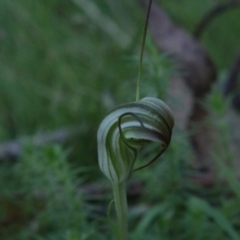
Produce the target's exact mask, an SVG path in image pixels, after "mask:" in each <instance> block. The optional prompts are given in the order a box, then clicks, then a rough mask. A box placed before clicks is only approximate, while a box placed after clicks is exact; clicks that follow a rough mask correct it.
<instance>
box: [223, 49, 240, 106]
mask: <svg viewBox="0 0 240 240" xmlns="http://www.w3.org/2000/svg"><path fill="white" fill-rule="evenodd" d="M239 76H240V52H239V53H238V55H237V57H236V59H235V61H234V62H233V64H232V67H231V68H230V70H229V73H228V76H227V79H226V80H225V85H224V95H225V96H227V95H230V94H233V99H232V104H233V106H234V108H235V109H236V110H240V93H239V88H238V77H239Z"/></svg>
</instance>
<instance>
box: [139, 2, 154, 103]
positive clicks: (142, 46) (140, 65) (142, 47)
mask: <svg viewBox="0 0 240 240" xmlns="http://www.w3.org/2000/svg"><path fill="white" fill-rule="evenodd" d="M151 5H152V0H150V1H149V4H148V10H147V17H146V21H145V26H144V32H143V38H142V45H141V52H140V60H139V68H138V81H137V91H136V101H139V100H140V79H141V75H142V61H143V52H144V47H145V41H146V36H147V27H148V20H149V16H150V10H151Z"/></svg>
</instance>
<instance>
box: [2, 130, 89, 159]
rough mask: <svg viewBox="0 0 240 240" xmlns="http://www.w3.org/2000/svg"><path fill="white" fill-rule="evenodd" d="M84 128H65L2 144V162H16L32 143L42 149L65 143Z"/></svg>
mask: <svg viewBox="0 0 240 240" xmlns="http://www.w3.org/2000/svg"><path fill="white" fill-rule="evenodd" d="M83 130H84V128H82V127H79V128H63V129H60V130H57V131H54V132H49V133H42V134H38V135H36V136H34V137H24V138H20V139H17V140H14V141H9V142H5V143H2V144H0V161H1V160H5V159H10V160H15V159H17V157H18V156H19V155H20V154H21V152H22V149H23V146H24V144H26V143H29V142H30V143H31V144H32V145H33V146H36V147H40V146H43V145H47V144H50V143H65V142H67V141H69V140H71V139H73V138H74V137H76V136H77V135H79V134H80V133H82V132H83Z"/></svg>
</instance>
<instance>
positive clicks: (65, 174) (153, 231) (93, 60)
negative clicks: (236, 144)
mask: <svg viewBox="0 0 240 240" xmlns="http://www.w3.org/2000/svg"><path fill="white" fill-rule="evenodd" d="M158 2H159V3H161V6H162V8H163V9H164V10H165V11H166V12H167V14H168V16H169V17H170V18H171V19H172V21H173V22H175V23H176V24H177V25H178V26H180V27H181V28H184V29H185V30H186V31H188V32H189V33H190V34H193V32H194V31H195V29H196V26H197V25H198V24H199V22H200V21H201V19H202V18H203V17H204V16H205V14H206V13H207V12H208V11H209V10H210V9H212V8H213V7H214V6H217V5H219V4H221V3H228V2H229V1H227V0H222V1H221V0H212V1H208V0H191V1H187V0H181V1H179V0H168V1H167V0H161V1H158ZM144 18H145V14H144V11H143V9H142V8H141V6H140V4H139V1H137V0H134V1H128V0H122V1H117V0H101V1H98V0H68V1H66V0H51V1H47V0H38V1H36V0H31V1H30V0H11V1H9V0H1V1H0V239H1V240H23V239H24V240H35V239H36V240H43V239H44V240H50V239H52V240H53V239H58V240H61V239H63V240H65V239H66V240H85V239H86V240H87V239H99V240H101V239H114V238H113V234H112V232H111V228H110V225H109V222H108V219H107V217H106V211H107V206H108V203H109V201H110V200H111V199H112V195H111V194H112V193H111V189H110V186H109V185H110V183H109V182H108V180H107V179H105V177H104V176H103V175H102V174H101V172H100V171H99V169H98V163H97V144H96V132H97V129H98V126H99V124H100V122H101V120H102V119H103V118H104V116H106V114H107V113H108V112H109V111H110V110H111V109H112V108H114V107H115V106H116V105H118V104H121V103H127V102H131V101H134V100H135V91H136V90H135V89H136V79H137V72H138V59H139V52H140V45H141V38H142V30H143V26H144V21H145V19H144ZM239 29H240V8H239V7H237V6H236V7H234V8H232V9H230V10H228V11H226V12H224V13H223V14H221V15H219V16H218V17H216V19H214V20H213V21H211V23H210V24H209V25H208V26H207V27H206V29H205V30H204V33H203V34H202V36H201V39H200V42H201V44H202V45H203V46H204V47H205V49H206V51H207V52H208V53H209V56H210V57H211V58H212V60H213V62H214V63H215V65H216V67H217V71H218V78H217V81H216V83H215V84H214V85H213V88H212V91H211V92H210V93H209V94H208V96H207V98H206V99H205V102H204V104H205V106H207V107H206V108H208V109H210V111H211V114H210V120H209V121H213V124H214V125H215V127H216V130H217V131H218V132H219V133H220V135H221V137H220V138H219V139H218V142H217V146H218V149H221V151H220V152H219V154H216V153H213V158H214V162H216V163H217V164H216V165H217V167H216V173H217V174H216V179H214V184H212V183H211V184H210V185H207V186H206V185H202V184H199V183H196V182H194V181H191V179H190V178H189V174H190V173H191V171H192V170H191V163H192V160H193V155H194V153H193V151H192V148H191V146H190V144H189V140H188V136H189V134H190V133H189V132H188V131H186V130H181V129H177V128H176V129H175V132H174V135H173V139H172V143H171V146H170V147H169V149H168V151H167V152H166V153H165V154H164V156H163V157H162V160H161V161H157V162H155V163H154V165H153V166H150V167H149V168H146V169H143V170H141V171H139V172H136V173H134V174H133V176H131V178H130V180H129V189H128V192H129V203H130V206H129V222H130V239H136V240H140V239H148V240H151V239H153V240H155V239H171V240H174V239H177V240H179V239H196V240H197V239H199V240H202V239H218V240H219V239H224V240H225V239H235V240H236V239H240V223H239V219H240V207H239V206H240V184H239V182H238V179H237V174H236V172H235V170H236V169H235V168H234V166H233V165H231V164H230V163H231V162H234V161H236V159H237V160H238V155H235V152H234V151H232V150H231V132H234V131H236V129H235V128H233V126H232V124H231V122H229V121H227V120H226V119H227V117H228V109H229V108H230V105H231V104H230V101H231V100H230V97H231V96H230V97H228V98H225V97H224V96H223V95H222V89H221V87H222V86H224V83H223V82H224V79H225V77H226V75H227V74H228V72H229V69H230V67H231V65H232V63H233V62H234V59H235V58H236V56H237V52H238V51H239V39H240V30H239ZM176 76H181V74H180V73H179V72H178V70H177V69H176V67H175V65H174V64H173V62H172V61H171V60H170V59H169V58H168V56H167V54H166V53H163V52H161V51H160V50H159V49H158V48H157V47H156V45H155V43H154V40H153V39H152V37H151V34H149V36H148V37H147V43H146V48H145V58H144V67H143V79H142V83H141V84H142V86H141V95H142V96H155V97H160V98H162V99H168V100H169V99H170V100H171V95H169V94H167V93H168V92H169V91H168V89H169V88H170V86H169V82H170V79H172V78H173V77H176ZM238 82H239V81H238ZM183 95H184V93H183ZM168 100H167V101H168ZM170 100H169V101H170ZM182 108H184V106H181V105H179V111H180V112H181V109H182ZM235 113H236V116H235V118H236V119H237V118H238V117H239V115H238V113H237V112H236V111H235ZM175 121H176V122H177V121H178V120H177V119H176V120H175ZM206 144H207V143H206ZM226 159H227V160H228V164H226V161H225V160H226ZM113 218H114V212H113Z"/></svg>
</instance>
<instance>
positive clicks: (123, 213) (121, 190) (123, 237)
mask: <svg viewBox="0 0 240 240" xmlns="http://www.w3.org/2000/svg"><path fill="white" fill-rule="evenodd" d="M112 187H113V196H114V202H115V207H116V212H117V217H118V226H119V240H127V239H128V223H127V212H128V210H127V197H126V186H125V182H122V183H119V184H114V183H113V184H112Z"/></svg>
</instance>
